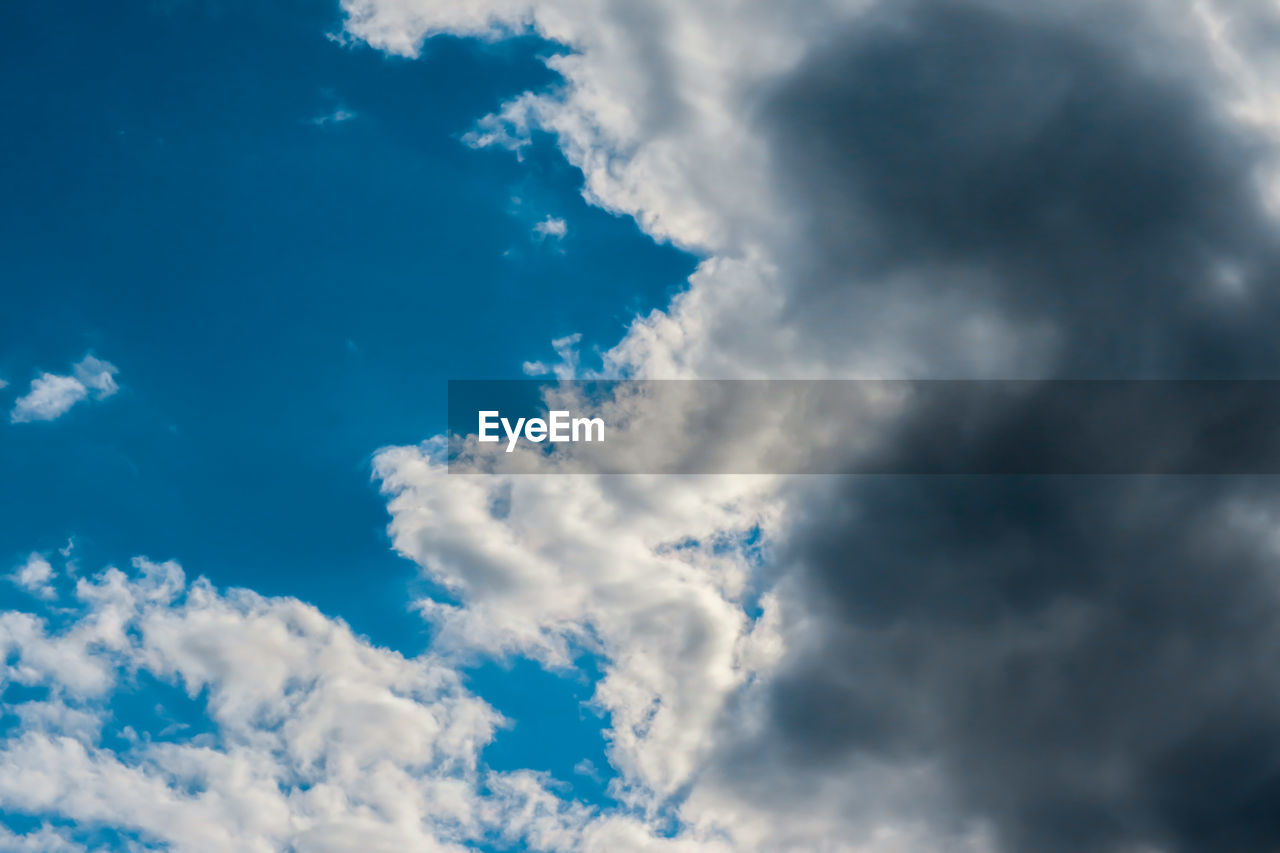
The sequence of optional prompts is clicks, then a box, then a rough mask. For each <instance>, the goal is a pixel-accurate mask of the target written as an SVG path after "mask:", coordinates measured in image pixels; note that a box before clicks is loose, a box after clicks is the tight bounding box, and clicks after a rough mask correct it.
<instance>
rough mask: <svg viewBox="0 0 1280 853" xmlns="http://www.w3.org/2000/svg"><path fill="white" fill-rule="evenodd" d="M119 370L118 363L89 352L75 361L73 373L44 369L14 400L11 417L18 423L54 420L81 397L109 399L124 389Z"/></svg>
mask: <svg viewBox="0 0 1280 853" xmlns="http://www.w3.org/2000/svg"><path fill="white" fill-rule="evenodd" d="M119 372H120V371H119V369H117V368H116V366H115V365H114V364H111V363H110V362H107V361H103V360H102V359H99V358H95V357H93V356H91V355H86V356H85V357H84V358H83V359H81V360H80V361H79V362H78V363H77V364H74V365H72V368H71V375H63V374H58V373H42V374H40V376H38V377H37V378H35V379H33V380H32V381H31V390H30V391H28V392H27V393H26V394H25V395H24V396H22V397H19V398H18V400H17V402H15V403H14V405H13V410H12V411H11V412H10V413H9V420H10V422H12V423H15V424H21V423H30V422H31V421H52V420H55V419H57V418H59V417H61V416H62V415H64V414H66V413H67V412H68V411H70V409H71V407H72V406H74V405H75V404H76V403H79V402H80V401H81V400H86V399H90V398H92V399H94V400H103V399H106V398H107V397H110V396H111V395H112V394H115V393H116V392H117V391H118V390H120V389H119V386H117V385H116V381H115V375H116V374H117V373H119Z"/></svg>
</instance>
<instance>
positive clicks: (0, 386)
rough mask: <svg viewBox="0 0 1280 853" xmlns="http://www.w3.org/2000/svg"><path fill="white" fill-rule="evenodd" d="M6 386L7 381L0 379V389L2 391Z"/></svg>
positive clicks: (7, 384)
mask: <svg viewBox="0 0 1280 853" xmlns="http://www.w3.org/2000/svg"><path fill="white" fill-rule="evenodd" d="M8 387H9V383H8V382H5V381H4V380H3V379H0V391H3V390H4V389H5V388H8Z"/></svg>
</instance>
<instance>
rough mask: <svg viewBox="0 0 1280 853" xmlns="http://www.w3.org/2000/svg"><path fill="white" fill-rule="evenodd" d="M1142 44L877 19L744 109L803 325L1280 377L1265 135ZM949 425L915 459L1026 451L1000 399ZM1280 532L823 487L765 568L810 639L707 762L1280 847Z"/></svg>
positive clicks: (1110, 497)
mask: <svg viewBox="0 0 1280 853" xmlns="http://www.w3.org/2000/svg"><path fill="white" fill-rule="evenodd" d="M1131 8H1133V9H1137V7H1136V6H1135V7H1131ZM1134 19H1135V20H1140V19H1141V16H1140V15H1139V14H1138V13H1137V12H1135V13H1134ZM1154 33H1155V29H1154V28H1150V29H1147V30H1144V29H1141V28H1135V29H1133V30H1132V31H1131V32H1129V33H1127V34H1126V35H1124V36H1123V38H1119V37H1117V35H1116V33H1114V32H1107V33H1104V32H1102V31H1098V30H1091V29H1090V27H1089V26H1087V25H1086V24H1083V23H1079V22H1076V23H1071V24H1068V23H1065V22H1063V21H1059V22H1058V23H1056V24H1053V25H1050V24H1049V23H1046V22H1045V21H1044V20H1043V19H1033V18H1032V17H1031V16H1030V14H1029V13H1028V14H1022V13H1019V12H1011V11H1008V10H1001V9H997V8H995V7H990V6H984V7H979V6H977V5H965V4H960V3H941V4H940V3H914V4H909V5H903V4H889V5H886V6H885V7H884V9H883V10H882V11H881V12H879V13H876V14H873V15H872V17H871V19H870V20H869V22H864V24H863V25H861V26H860V27H859V28H858V29H857V31H856V32H853V33H850V34H846V35H845V36H844V37H842V38H838V39H835V40H833V42H832V43H831V44H830V45H828V46H827V47H826V48H825V49H824V50H822V51H820V52H819V53H817V54H815V55H814V56H813V57H811V58H810V59H809V60H808V61H807V62H806V63H804V65H803V66H802V67H801V68H800V70H799V71H798V72H797V73H796V74H795V75H794V76H793V77H792V78H791V79H789V80H787V81H786V82H785V83H784V84H783V85H781V86H780V87H778V88H777V89H776V90H775V91H774V92H773V93H772V94H771V96H770V97H771V100H770V107H769V109H768V110H766V111H765V113H764V114H763V116H764V118H763V120H764V122H765V126H766V127H767V129H768V132H769V133H770V138H771V140H772V143H773V149H774V154H775V158H774V160H775V166H776V168H777V176H778V181H779V184H780V186H781V187H783V189H784V191H785V193H786V194H787V197H788V198H790V199H791V201H792V203H793V204H794V209H795V212H796V216H797V218H798V220H799V221H800V222H801V223H802V224H803V226H804V229H805V231H806V232H807V233H808V235H809V239H808V242H807V249H808V255H807V259H806V264H807V266H806V269H805V276H804V281H805V283H804V285H803V286H801V287H800V288H798V289H797V291H796V293H795V294H794V296H793V303H794V304H793V312H794V313H795V314H796V315H797V316H800V317H801V318H802V319H804V322H806V323H809V324H810V326H811V327H812V328H815V329H821V330H823V333H825V334H839V333H840V330H841V329H842V328H847V329H849V330H853V329H856V328H857V325H856V324H857V323H858V322H860V321H859V319H858V318H856V317H851V316H850V317H845V316H842V315H840V314H839V312H838V310H837V309H838V308H839V306H840V305H841V304H850V305H852V304H855V297H856V299H858V300H865V297H866V295H867V294H868V293H871V294H877V293H880V294H883V296H884V298H885V299H886V300H889V299H899V298H901V297H902V290H901V288H903V287H904V286H905V287H907V288H908V291H909V295H910V296H911V298H913V299H922V300H928V299H932V298H942V297H943V296H946V297H947V298H956V299H958V300H959V302H961V303H966V304H972V305H980V306H983V307H984V308H985V309H986V310H995V311H998V312H1000V313H1001V315H1002V316H1005V317H1007V318H1009V319H1010V320H1011V322H1013V323H1014V324H1015V325H1016V324H1025V325H1026V326H1027V327H1029V328H1039V327H1046V328H1050V329H1052V330H1053V333H1054V336H1055V341H1056V350H1055V353H1056V355H1055V358H1054V359H1053V360H1052V361H1051V362H1050V364H1049V366H1048V370H1047V373H1048V374H1049V375H1052V376H1057V377H1107V378H1116V377H1135V376H1166V377H1178V378H1190V377H1233V378H1239V377H1245V376H1265V377H1276V376H1277V375H1280V353H1278V352H1277V349H1276V342H1277V335H1276V332H1275V330H1276V329H1277V328H1280V324H1278V323H1277V320H1280V310H1277V309H1278V308H1280V305H1278V304H1277V287H1276V285H1277V284H1280V266H1278V265H1277V253H1276V244H1275V237H1274V231H1275V226H1274V222H1273V221H1272V220H1271V219H1270V218H1269V217H1268V216H1267V214H1266V213H1265V211H1264V208H1263V205H1262V203H1261V200H1260V198H1259V194H1258V189H1257V184H1256V177H1257V170H1258V168H1259V164H1260V162H1261V160H1260V158H1261V149H1260V147H1259V146H1258V144H1257V141H1256V140H1255V139H1252V138H1250V137H1249V136H1248V135H1247V134H1246V133H1244V132H1243V131H1242V130H1240V129H1239V128H1238V127H1236V126H1234V125H1232V124H1231V123H1230V122H1228V121H1226V120H1224V119H1223V117H1222V116H1221V115H1220V114H1219V113H1218V111H1217V108H1216V107H1215V99H1214V94H1213V92H1212V91H1211V87H1210V85H1209V84H1208V83H1207V82H1206V83H1204V84H1203V85H1198V84H1196V83H1195V80H1196V75H1195V74H1190V73H1187V68H1185V67H1180V68H1179V69H1178V73H1177V74H1176V75H1175V74H1172V73H1169V74H1163V73H1159V72H1157V71H1156V70H1153V63H1151V62H1150V61H1149V57H1150V56H1151V54H1152V43H1151V41H1149V40H1151V39H1155V38H1156V36H1155V35H1154ZM1126 39H1127V40H1131V41H1132V44H1133V47H1134V54H1135V55H1136V54H1137V53H1138V48H1139V47H1141V48H1142V49H1143V51H1144V52H1145V53H1144V55H1145V56H1146V57H1147V59H1144V60H1143V61H1142V62H1139V61H1138V60H1137V59H1134V58H1133V57H1131V56H1129V55H1126V54H1125V53H1124V52H1123V51H1122V50H1120V49H1118V48H1117V45H1123V43H1124V41H1125V40H1126ZM1168 58H1169V64H1170V66H1173V65H1178V64H1179V63H1181V62H1183V59H1182V58H1181V57H1178V56H1176V55H1174V54H1169V57H1168ZM1204 79H1205V80H1208V79H1209V78H1208V77H1207V76H1206V77H1205V78H1204ZM904 282H909V284H907V285H904ZM842 300H847V301H845V302H842ZM857 304H865V301H863V302H857ZM850 333H853V332H852V331H850ZM939 333H940V334H943V333H945V330H940V332H939ZM1008 367H1009V373H1010V375H1016V374H1017V373H1018V372H1019V365H1009V366H1008ZM940 369H945V366H942V367H941V368H940ZM1172 416H1176V413H1175V414H1174V415H1172ZM937 417H938V412H936V411H930V410H927V409H922V410H919V411H916V412H913V413H912V414H911V415H909V416H908V418H907V419H906V421H905V422H904V424H903V427H902V431H901V433H900V434H899V436H898V442H899V445H898V446H899V448H900V451H901V453H902V454H904V455H905V456H907V457H909V456H910V455H911V454H917V453H925V454H927V453H936V452H945V453H956V454H984V453H985V454H991V453H999V452H1004V451H1008V452H1010V453H1017V452H1018V447H1017V444H1018V442H1020V441H1024V440H1026V436H1027V433H1026V432H1025V431H1019V430H1018V429H1013V430H1010V429H1009V425H1010V424H1015V425H1016V424H1019V423H1022V421H1020V420H1019V418H1018V415H1017V412H1016V411H1014V412H1009V411H1004V412H1002V413H1001V416H1000V417H998V418H992V419H988V420H982V419H980V420H979V421H978V422H976V423H975V424H971V425H969V429H968V431H967V432H966V435H967V436H968V440H967V441H965V442H955V443H951V444H946V445H942V449H941V450H939V449H938V448H937V447H932V448H931V447H930V446H929V441H928V439H929V437H930V436H937V435H940V434H947V433H946V430H945V429H943V430H942V431H941V432H939V429H940V428H942V427H946V426H948V425H947V424H941V423H939V422H938V421H936V420H931V418H937ZM1001 430H1004V432H1001ZM958 467H959V468H960V469H962V470H964V469H966V465H965V462H964V461H963V460H962V461H961V462H960V463H958ZM974 468H981V465H976V466H974ZM969 470H972V469H969ZM1278 513H1280V483H1277V482H1276V481H1275V480H1274V479H1270V478H1241V477H1237V478H1223V477H1213V478H1208V477H1198V478H1197V477H932V478H931V477H916V478H911V477H850V478H846V479H842V480H835V481H833V482H831V483H830V484H828V486H827V487H823V488H818V489H815V490H814V491H813V493H812V494H811V496H810V497H809V498H808V499H807V500H806V501H805V502H804V503H803V505H802V506H801V507H800V509H799V510H798V511H797V515H796V524H795V526H794V528H793V529H792V530H791V531H790V533H789V541H788V542H787V543H786V544H785V545H784V547H783V549H782V552H781V555H780V556H781V560H780V562H781V563H782V564H784V565H789V566H793V567H794V568H795V574H794V576H793V581H794V582H795V584H796V588H798V589H799V590H800V592H799V593H798V595H797V596H796V599H795V600H796V601H798V602H799V603H800V604H801V605H802V609H803V611H804V616H805V619H806V620H807V624H808V625H810V626H811V627H810V628H807V629H806V631H807V636H808V638H809V639H808V641H807V642H806V643H805V644H804V645H803V647H801V648H797V649H794V650H793V652H792V656H791V658H789V660H788V661H787V663H786V664H785V666H784V667H783V670H782V675H781V676H780V677H779V678H778V679H777V681H776V682H774V683H773V684H772V685H771V686H770V687H769V689H768V692H767V701H766V702H765V703H764V708H765V711H764V716H765V719H766V720H767V721H768V723H769V725H768V726H767V736H766V737H765V738H764V739H763V740H767V741H768V743H767V744H765V743H752V742H751V741H749V740H748V741H740V742H739V743H738V748H737V749H736V750H735V751H733V752H732V754H731V756H728V757H726V758H725V760H726V761H727V762H729V764H726V765H724V766H726V767H732V768H733V772H732V773H729V774H727V775H728V776H730V777H732V778H734V779H736V780H738V781H737V784H740V785H741V786H742V787H743V789H744V790H746V789H748V788H751V790H752V791H753V792H754V795H756V796H760V797H761V798H762V800H763V798H764V797H765V796H768V797H771V798H773V800H774V801H785V800H786V799H787V797H788V794H787V790H788V786H787V784H786V783H785V782H784V781H783V780H785V779H788V778H791V779H794V778H803V777H804V776H805V775H806V774H809V775H812V776H815V777H816V776H822V777H823V778H833V777H834V778H839V774H840V773H841V772H842V769H846V768H847V769H849V773H850V775H849V778H850V780H851V781H850V783H849V790H848V794H847V795H848V799H849V802H850V803H854V802H856V801H858V800H859V799H860V798H865V797H866V796H867V791H866V790H865V789H860V788H859V787H858V786H857V785H856V784H855V783H854V782H853V781H852V780H853V778H854V775H853V770H852V769H851V768H855V767H862V766H867V765H868V764H871V765H875V766H901V767H915V766H920V765H921V764H922V763H924V764H928V765H930V766H934V767H936V768H937V770H938V772H939V773H940V778H941V780H942V787H943V794H942V796H943V798H944V799H945V801H946V802H947V803H948V804H949V807H950V810H949V811H948V815H949V817H951V818H954V820H955V821H956V823H955V826H960V825H962V824H963V823H964V822H965V821H966V820H970V819H975V820H985V821H989V822H990V823H991V825H992V826H993V827H994V830H995V833H996V837H997V841H998V843H999V844H1000V846H1001V848H1002V849H1003V850H1006V851H1033V853H1058V851H1095V850H1096V851H1121V850H1132V849H1135V847H1136V845H1153V846H1155V847H1156V848H1158V849H1163V850H1169V851H1176V853H1183V851H1187V853H1192V851H1194V852H1195V853H1200V851H1211V853H1217V851H1223V853H1227V852H1228V851H1231V853H1234V852H1235V851H1269V850H1277V849H1280V556H1278V555H1280V550H1278V549H1277V547H1276V542H1277V537H1276V536H1275V534H1274V532H1273V531H1274V530H1275V529H1276V527H1275V524H1276V521H1277V518H1280V514H1278ZM812 626H816V627H812ZM749 771H750V772H749ZM760 778H766V779H773V780H776V784H774V785H772V787H770V786H768V785H761V783H759V782H758V781H757V782H753V781H751V780H752V779H757V780H758V779H760ZM753 786H754V787H753ZM766 787H770V790H768V791H765V790H764V789H765V788H766Z"/></svg>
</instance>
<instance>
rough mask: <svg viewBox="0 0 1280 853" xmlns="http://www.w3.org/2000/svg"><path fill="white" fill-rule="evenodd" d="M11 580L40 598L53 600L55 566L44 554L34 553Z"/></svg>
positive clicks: (11, 576)
mask: <svg viewBox="0 0 1280 853" xmlns="http://www.w3.org/2000/svg"><path fill="white" fill-rule="evenodd" d="M9 579H10V580H12V581H13V582H14V583H16V584H17V585H18V586H20V587H22V588H23V589H25V590H26V591H27V592H29V593H31V594H32V595H34V596H36V597H38V598H53V597H54V595H55V593H54V589H53V584H52V582H51V581H52V580H53V566H51V565H50V564H49V561H48V560H46V559H45V558H44V555H42V554H35V553H33V554H32V555H31V556H30V557H28V558H27V561H26V562H25V563H23V564H22V565H21V566H19V567H18V568H17V569H16V570H15V571H14V573H13V574H12V575H10V576H9Z"/></svg>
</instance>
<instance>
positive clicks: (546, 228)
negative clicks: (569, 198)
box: [533, 216, 569, 240]
mask: <svg viewBox="0 0 1280 853" xmlns="http://www.w3.org/2000/svg"><path fill="white" fill-rule="evenodd" d="M533 233H535V234H537V235H538V239H539V240H546V239H547V238H551V239H554V240H563V239H564V236H565V235H566V234H568V233H569V226H568V224H567V223H566V222H565V221H564V220H563V219H557V218H556V217H554V216H548V217H547V218H546V219H544V220H542V221H541V222H539V223H538V224H537V225H534V226H533Z"/></svg>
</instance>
